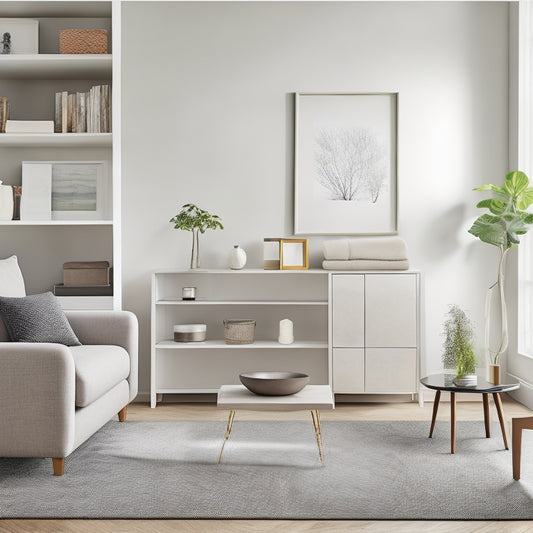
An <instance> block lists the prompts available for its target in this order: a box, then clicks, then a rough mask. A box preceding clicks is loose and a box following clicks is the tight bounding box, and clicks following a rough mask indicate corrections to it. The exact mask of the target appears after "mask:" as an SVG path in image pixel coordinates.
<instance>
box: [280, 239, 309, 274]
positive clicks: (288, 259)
mask: <svg viewBox="0 0 533 533" xmlns="http://www.w3.org/2000/svg"><path fill="white" fill-rule="evenodd" d="M308 268H309V239H281V240H280V269H281V270H307V269H308Z"/></svg>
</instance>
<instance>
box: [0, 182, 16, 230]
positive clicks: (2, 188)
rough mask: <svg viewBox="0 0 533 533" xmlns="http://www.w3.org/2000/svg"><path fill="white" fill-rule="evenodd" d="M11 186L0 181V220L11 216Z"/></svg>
mask: <svg viewBox="0 0 533 533" xmlns="http://www.w3.org/2000/svg"><path fill="white" fill-rule="evenodd" d="M13 205H14V202H13V187H11V186H9V185H2V182H1V181H0V220H11V219H12V218H13Z"/></svg>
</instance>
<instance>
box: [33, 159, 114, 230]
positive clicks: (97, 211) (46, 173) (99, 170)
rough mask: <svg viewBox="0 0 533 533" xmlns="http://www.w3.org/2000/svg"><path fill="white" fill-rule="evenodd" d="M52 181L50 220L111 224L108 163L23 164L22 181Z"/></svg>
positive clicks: (48, 202)
mask: <svg viewBox="0 0 533 533" xmlns="http://www.w3.org/2000/svg"><path fill="white" fill-rule="evenodd" d="M30 175H31V176H34V177H35V176H37V177H38V176H41V177H42V179H43V181H44V180H49V182H50V186H49V196H48V197H47V198H44V197H43V198H42V199H41V202H43V205H45V204H47V207H48V206H49V207H48V209H49V210H50V219H51V220H109V219H110V216H109V212H108V205H109V201H108V194H107V193H108V191H107V189H108V186H107V185H108V183H107V182H108V179H107V162H106V161H23V162H22V177H23V190H22V198H23V201H24V194H25V190H24V177H25V176H30ZM26 194H27V193H26Z"/></svg>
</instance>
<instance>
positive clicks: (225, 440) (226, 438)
mask: <svg viewBox="0 0 533 533" xmlns="http://www.w3.org/2000/svg"><path fill="white" fill-rule="evenodd" d="M234 418H235V411H233V410H232V411H230V412H229V417H228V427H227V429H226V437H225V438H224V442H223V443H222V448H221V449H220V455H219V456H218V462H219V463H220V461H221V460H222V452H223V451H224V446H226V442H227V440H228V439H229V435H230V433H231V427H232V426H233V419H234Z"/></svg>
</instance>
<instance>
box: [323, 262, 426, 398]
mask: <svg viewBox="0 0 533 533" xmlns="http://www.w3.org/2000/svg"><path fill="white" fill-rule="evenodd" d="M331 278H332V279H331V287H332V290H331V295H332V297H331V308H332V312H331V320H332V352H333V353H332V357H333V365H332V366H333V391H334V392H335V393H337V394H359V393H373V394H391V393H393V394H394V393H396V394H405V393H413V394H414V393H417V392H418V388H419V383H418V378H419V347H420V340H419V339H420V333H419V329H420V328H419V323H420V320H419V275H418V273H415V272H409V273H393V274H390V273H372V274H369V273H361V274H352V273H350V274H344V273H343V274H332V275H331Z"/></svg>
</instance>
